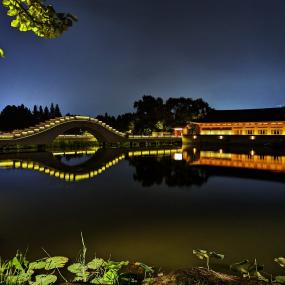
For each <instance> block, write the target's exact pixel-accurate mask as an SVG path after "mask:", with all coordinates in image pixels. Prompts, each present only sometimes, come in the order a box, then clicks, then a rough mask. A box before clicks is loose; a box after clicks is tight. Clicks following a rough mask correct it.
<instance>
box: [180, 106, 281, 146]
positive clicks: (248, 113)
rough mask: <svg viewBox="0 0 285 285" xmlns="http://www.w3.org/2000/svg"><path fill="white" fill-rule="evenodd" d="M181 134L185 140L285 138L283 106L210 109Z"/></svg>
mask: <svg viewBox="0 0 285 285" xmlns="http://www.w3.org/2000/svg"><path fill="white" fill-rule="evenodd" d="M194 126H195V127H194ZM193 130H194V131H193ZM183 133H184V135H185V136H184V141H185V142H187V138H188V139H190V140H192V141H195V140H197V141H201V142H205V143H206V142H210V143H211V142H214V141H215V140H216V141H220V142H223V141H224V142H229V143H231V142H232V143H234V142H236V143H242V142H250V141H256V142H260V143H266V142H268V141H285V139H284V138H285V107H282V108H267V109H248V110H220V111H212V112H210V113H209V114H208V115H207V116H206V117H205V118H203V119H202V120H200V121H199V122H193V123H190V124H189V125H188V126H187V127H186V128H185V129H184V131H183Z"/></svg>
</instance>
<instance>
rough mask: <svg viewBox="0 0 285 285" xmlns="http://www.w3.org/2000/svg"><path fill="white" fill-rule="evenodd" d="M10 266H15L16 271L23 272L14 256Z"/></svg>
mask: <svg viewBox="0 0 285 285" xmlns="http://www.w3.org/2000/svg"><path fill="white" fill-rule="evenodd" d="M12 264H13V265H14V266H15V268H16V269H17V270H20V271H23V272H24V271H25V270H24V268H23V266H22V264H21V263H20V261H19V259H18V258H17V257H16V256H15V257H14V258H13V260H12Z"/></svg>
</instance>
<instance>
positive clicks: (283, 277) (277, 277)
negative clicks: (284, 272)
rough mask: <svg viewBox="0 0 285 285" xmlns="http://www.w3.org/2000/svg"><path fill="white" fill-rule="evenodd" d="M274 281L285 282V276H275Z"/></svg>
mask: <svg viewBox="0 0 285 285" xmlns="http://www.w3.org/2000/svg"><path fill="white" fill-rule="evenodd" d="M274 281H276V282H278V283H285V276H276V277H275V280H274Z"/></svg>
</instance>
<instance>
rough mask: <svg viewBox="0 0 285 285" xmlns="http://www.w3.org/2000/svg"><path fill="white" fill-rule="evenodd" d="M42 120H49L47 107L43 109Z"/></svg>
mask: <svg viewBox="0 0 285 285" xmlns="http://www.w3.org/2000/svg"><path fill="white" fill-rule="evenodd" d="M43 118H44V120H48V119H49V118H50V112H49V109H48V107H47V106H45V108H44V115H43Z"/></svg>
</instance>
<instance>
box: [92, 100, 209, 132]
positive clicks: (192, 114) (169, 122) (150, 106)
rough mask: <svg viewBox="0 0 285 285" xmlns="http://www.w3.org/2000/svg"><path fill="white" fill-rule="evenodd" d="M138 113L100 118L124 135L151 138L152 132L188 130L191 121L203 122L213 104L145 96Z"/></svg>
mask: <svg viewBox="0 0 285 285" xmlns="http://www.w3.org/2000/svg"><path fill="white" fill-rule="evenodd" d="M134 109H135V112H134V113H126V114H122V115H119V116H117V118H115V117H114V116H110V115H108V114H107V113H105V115H99V116H97V118H98V119H99V120H102V121H104V122H106V123H107V124H110V125H111V126H113V127H114V128H116V129H118V130H120V131H124V132H126V131H132V132H133V133H135V134H150V133H151V132H152V131H171V130H172V129H173V128H174V127H179V126H180V127H181V126H185V125H186V124H187V123H188V122H190V121H195V120H199V119H201V118H203V117H204V116H205V115H206V114H207V113H208V112H209V111H210V110H211V108H210V107H209V104H208V103H207V102H205V101H204V100H202V99H201V98H199V99H192V98H184V97H180V98H169V99H167V100H166V101H165V102H164V101H163V99H162V98H160V97H157V98H155V97H153V96H151V95H144V96H143V97H142V99H140V100H138V101H135V102H134Z"/></svg>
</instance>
